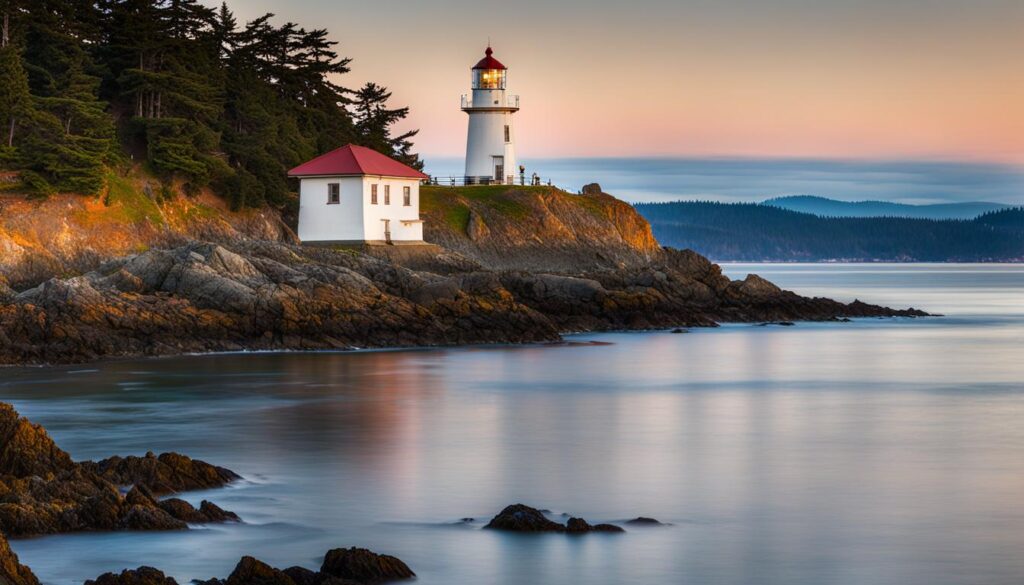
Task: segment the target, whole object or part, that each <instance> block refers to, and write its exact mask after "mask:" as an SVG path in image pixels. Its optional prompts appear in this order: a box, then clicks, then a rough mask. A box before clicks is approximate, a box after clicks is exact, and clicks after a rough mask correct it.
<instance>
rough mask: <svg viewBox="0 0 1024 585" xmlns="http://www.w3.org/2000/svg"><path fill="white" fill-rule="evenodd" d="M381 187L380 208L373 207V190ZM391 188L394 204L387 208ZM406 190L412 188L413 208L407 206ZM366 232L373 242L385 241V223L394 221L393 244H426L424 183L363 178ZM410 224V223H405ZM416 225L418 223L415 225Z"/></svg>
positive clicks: (378, 206) (409, 180) (411, 180)
mask: <svg viewBox="0 0 1024 585" xmlns="http://www.w3.org/2000/svg"><path fill="white" fill-rule="evenodd" d="M375 183H376V184H377V185H379V187H377V205H371V204H370V186H371V185H373V184H375ZM385 185H390V186H391V204H390V205H385V204H384V186H385ZM402 187H409V189H410V191H411V195H412V201H411V203H412V205H410V206H408V207H406V206H405V205H404V204H403V197H402ZM363 192H364V193H365V195H364V197H363V199H364V200H363V206H364V209H365V210H366V213H365V215H364V217H365V224H364V231H365V233H366V239H367V240H369V241H381V242H382V241H384V239H385V238H384V221H383V220H385V219H387V220H390V224H391V240H392V241H394V242H420V241H422V240H423V224H421V223H418V221H416V220H419V218H420V182H419V180H417V179H393V178H386V177H363ZM402 220H406V221H407V222H409V223H402ZM413 222H415V223H413Z"/></svg>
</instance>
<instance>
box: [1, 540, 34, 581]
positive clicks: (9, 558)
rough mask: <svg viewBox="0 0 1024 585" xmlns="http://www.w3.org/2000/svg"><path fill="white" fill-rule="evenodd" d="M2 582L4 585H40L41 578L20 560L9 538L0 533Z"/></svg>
mask: <svg viewBox="0 0 1024 585" xmlns="http://www.w3.org/2000/svg"><path fill="white" fill-rule="evenodd" d="M0 584H2V585H39V579H36V576H35V575H34V574H32V571H31V569H29V568H28V567H26V566H25V565H23V564H21V563H20V562H19V561H18V555H16V554H14V551H12V550H11V547H10V545H8V544H7V539H6V538H4V536H3V535H2V534H0Z"/></svg>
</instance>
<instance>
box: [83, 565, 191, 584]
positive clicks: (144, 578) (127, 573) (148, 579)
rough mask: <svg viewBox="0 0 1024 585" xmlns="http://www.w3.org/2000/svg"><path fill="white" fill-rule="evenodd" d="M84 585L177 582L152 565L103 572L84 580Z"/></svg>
mask: <svg viewBox="0 0 1024 585" xmlns="http://www.w3.org/2000/svg"><path fill="white" fill-rule="evenodd" d="M85 585H178V582H177V581H175V580H174V579H173V578H171V577H168V576H167V575H164V573H163V571H159V570H157V569H154V568H153V567H139V568H138V569H125V570H123V571H121V572H120V573H104V574H102V575H100V576H99V577H96V579H94V580H89V581H86V582H85Z"/></svg>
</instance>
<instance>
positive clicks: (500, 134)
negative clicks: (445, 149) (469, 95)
mask: <svg viewBox="0 0 1024 585" xmlns="http://www.w3.org/2000/svg"><path fill="white" fill-rule="evenodd" d="M505 99H506V97H505V92H504V91H503V90H479V89H477V90H473V106H474V107H487V106H488V105H490V104H493V103H495V102H497V104H498V105H499V106H504V105H505ZM468 113H469V130H468V134H467V137H466V176H467V177H493V176H494V157H496V156H499V157H504V165H505V178H507V177H508V176H509V175H511V176H513V177H515V176H517V175H518V173H519V168H518V166H517V165H518V163H517V162H516V152H515V128H514V127H513V125H512V114H513V112H507V111H496V112H495V111H470V112H468ZM506 125H507V126H508V127H509V141H508V143H506V142H505V126H506Z"/></svg>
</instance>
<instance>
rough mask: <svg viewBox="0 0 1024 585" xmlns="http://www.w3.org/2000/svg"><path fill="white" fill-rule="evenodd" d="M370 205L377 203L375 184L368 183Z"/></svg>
mask: <svg viewBox="0 0 1024 585" xmlns="http://www.w3.org/2000/svg"><path fill="white" fill-rule="evenodd" d="M370 205H377V184H376V183H374V184H373V185H370Z"/></svg>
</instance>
